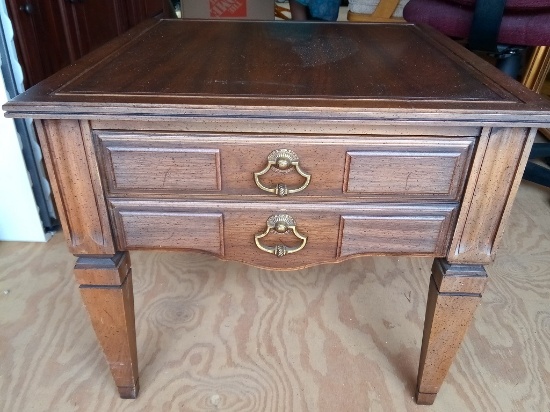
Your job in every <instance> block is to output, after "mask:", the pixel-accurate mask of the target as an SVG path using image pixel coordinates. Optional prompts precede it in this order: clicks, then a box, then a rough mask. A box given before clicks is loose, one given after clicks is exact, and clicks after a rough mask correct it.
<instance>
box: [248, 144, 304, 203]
mask: <svg viewBox="0 0 550 412" xmlns="http://www.w3.org/2000/svg"><path fill="white" fill-rule="evenodd" d="M299 161H300V160H299V159H298V155H297V154H296V153H294V152H293V151H292V150H289V149H278V150H274V151H272V152H271V153H270V154H269V156H267V166H266V167H265V168H264V169H263V170H261V171H260V172H254V181H255V182H256V186H258V187H259V188H260V189H262V190H265V191H266V192H269V193H275V194H276V195H278V196H286V195H287V194H291V193H297V192H301V191H302V190H304V189H305V188H306V187H308V185H309V182H310V181H311V175H310V174H308V173H306V172H304V171H303V170H302V168H301V167H300V165H299ZM272 166H274V167H276V168H277V169H279V170H288V169H290V168H291V167H294V168H295V169H296V172H298V174H299V175H300V176H302V177H305V179H306V181H305V182H304V184H303V185H302V186H300V187H297V188H294V189H289V188H288V187H287V185H285V184H284V183H278V184H277V185H276V186H275V187H266V186H264V185H263V184H262V183H261V182H260V176H262V175H264V174H266V173H267V172H268V171H269V169H271V167H272Z"/></svg>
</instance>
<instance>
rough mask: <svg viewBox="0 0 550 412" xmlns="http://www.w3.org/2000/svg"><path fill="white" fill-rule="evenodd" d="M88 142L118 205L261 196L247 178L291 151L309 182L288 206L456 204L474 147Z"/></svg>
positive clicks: (303, 140) (293, 180) (274, 139)
mask: <svg viewBox="0 0 550 412" xmlns="http://www.w3.org/2000/svg"><path fill="white" fill-rule="evenodd" d="M432 131H433V132H434V133H435V132H442V131H441V130H437V129H433V130H432ZM429 132H430V130H429V129H425V130H424V133H426V134H427V133H429ZM94 134H95V136H96V138H97V144H98V146H99V152H100V155H101V156H102V162H101V164H102V166H103V169H104V170H103V174H104V179H105V183H106V187H107V188H108V190H109V193H110V194H111V195H114V196H125V197H144V196H147V197H155V196H157V197H158V196H159V195H167V196H171V197H178V196H179V197H182V196H188V195H193V194H195V195H197V194H202V195H205V194H212V192H220V193H219V194H221V195H248V196H254V195H255V196H262V195H268V193H267V192H265V191H263V190H262V189H260V188H259V187H258V186H257V185H256V184H255V182H254V172H259V171H261V170H262V169H264V168H265V167H266V165H267V162H268V156H269V154H270V153H271V152H272V151H275V150H279V149H290V150H292V151H293V152H294V153H295V154H296V155H297V156H298V158H299V166H300V167H301V168H302V169H303V170H304V171H305V172H306V173H308V174H310V175H311V182H310V184H309V185H308V186H307V188H305V189H304V190H303V191H301V192H298V193H293V194H290V195H288V198H296V197H298V198H299V197H304V196H334V197H341V196H342V194H345V195H346V196H347V197H363V198H371V199H376V200H380V199H382V198H384V199H388V200H397V201H405V200H411V199H430V200H445V201H457V200H458V199H460V197H461V194H462V188H463V185H464V180H465V178H466V172H467V170H468V167H467V166H468V163H469V159H470V155H471V152H472V149H473V145H474V138H473V137H463V138H456V137H453V136H445V135H440V136H432V137H422V136H414V135H406V136H391V135H390V136H383V135H378V134H370V133H369V134H365V135H361V136H356V137H353V136H347V135H334V136H331V135H328V136H327V135H319V136H311V135H296V134H285V135H283V136H281V135H276V134H273V135H264V134H254V135H251V134H227V133H226V134H206V133H204V134H198V133H177V134H173V133H160V132H156V133H140V132H132V133H129V132H113V131H101V130H100V131H95V132H94ZM442 137H443V138H442ZM220 164H223V168H222V167H221V166H220ZM426 176H431V178H430V179H426ZM304 181H305V178H304V177H302V176H300V175H299V174H298V173H297V172H296V170H295V169H294V168H289V169H286V170H281V169H278V168H276V167H275V166H273V167H272V168H271V169H270V171H269V172H267V173H266V174H265V175H263V176H261V178H260V182H261V184H263V185H264V186H266V187H269V188H273V187H275V186H276V185H277V184H278V183H284V184H286V185H287V186H288V187H290V188H293V187H294V188H297V187H300V186H301V185H302V184H303V183H304ZM269 196H271V197H275V198H276V197H277V196H276V195H275V194H271V195H269Z"/></svg>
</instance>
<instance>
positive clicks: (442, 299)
mask: <svg viewBox="0 0 550 412" xmlns="http://www.w3.org/2000/svg"><path fill="white" fill-rule="evenodd" d="M447 278H453V279H451V280H447ZM486 282H487V274H486V273H485V269H483V267H482V266H474V265H449V264H448V263H447V262H445V261H442V260H441V259H436V260H435V261H434V264H433V267H432V281H431V282H430V290H429V292H428V303H427V306H426V320H425V321H424V336H423V338H422V351H421V353H420V366H419V368H418V382H417V392H416V399H417V402H418V403H419V404H426V405H431V404H432V403H433V402H434V400H435V396H436V395H437V392H438V391H439V388H440V387H441V384H442V383H443V380H444V379H445V376H446V375H447V373H448V371H449V368H450V367H451V363H452V362H453V359H454V356H455V354H456V353H457V351H458V348H459V346H460V343H461V342H462V339H463V337H464V335H465V333H466V331H467V330H468V327H469V326H470V322H471V321H472V319H473V315H474V311H475V309H476V308H477V306H478V304H479V301H480V300H481V293H482V292H483V290H484V288H485V284H486Z"/></svg>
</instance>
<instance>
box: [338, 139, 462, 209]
mask: <svg viewBox="0 0 550 412" xmlns="http://www.w3.org/2000/svg"><path fill="white" fill-rule="evenodd" d="M468 149H469V147H468V146H466V145H446V146H444V147H433V146H425V147H414V148H407V150H406V151H405V150H403V148H402V147H399V146H394V147H392V145H391V144H388V145H387V146H386V147H379V148H373V149H372V150H368V151H367V150H364V151H350V152H347V158H346V176H345V184H344V191H345V192H346V193H364V194H373V195H376V194H381V195H391V194H403V195H404V196H409V195H411V196H412V195H426V196H433V197H436V196H441V197H446V198H449V199H456V198H457V197H458V194H459V190H460V188H461V185H462V178H463V176H464V174H465V168H466V167H467V162H466V160H467V159H466V157H467V156H468V154H469V150H468Z"/></svg>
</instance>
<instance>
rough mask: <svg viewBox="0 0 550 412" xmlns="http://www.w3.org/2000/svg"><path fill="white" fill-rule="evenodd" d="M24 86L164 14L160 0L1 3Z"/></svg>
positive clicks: (11, 0) (21, 0) (18, 0)
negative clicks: (5, 14) (10, 27)
mask: <svg viewBox="0 0 550 412" xmlns="http://www.w3.org/2000/svg"><path fill="white" fill-rule="evenodd" d="M6 4H7V7H8V13H9V15H10V19H11V21H12V24H13V26H14V32H15V44H16V47H17V52H18V54H19V61H20V63H21V66H22V67H23V71H24V75H25V87H27V88H28V87H30V86H32V85H34V84H36V83H38V82H39V81H41V80H43V79H45V78H46V77H48V76H50V75H52V74H53V73H55V72H56V71H58V70H60V69H62V68H63V67H65V66H67V65H69V64H70V63H72V62H74V61H75V60H77V59H78V58H80V57H82V56H84V55H85V54H87V53H89V52H90V51H92V50H94V49H96V48H97V47H99V46H101V45H103V44H104V43H106V42H107V41H109V40H111V39H113V38H115V37H116V36H118V35H120V34H122V33H124V32H125V31H126V30H128V29H129V28H130V27H133V26H135V25H136V24H138V23H140V22H141V21H143V20H146V19H148V18H152V17H155V16H158V15H162V14H164V13H167V8H166V6H165V5H166V4H167V3H165V1H164V0H7V1H6Z"/></svg>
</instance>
